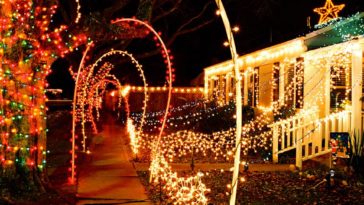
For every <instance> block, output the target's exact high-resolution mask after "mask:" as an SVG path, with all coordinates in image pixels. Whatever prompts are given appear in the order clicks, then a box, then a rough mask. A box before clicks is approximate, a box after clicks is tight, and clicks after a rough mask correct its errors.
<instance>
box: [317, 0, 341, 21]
mask: <svg viewBox="0 0 364 205" xmlns="http://www.w3.org/2000/svg"><path fill="white" fill-rule="evenodd" d="M344 7H345V4H340V5H334V3H332V0H326V3H325V6H323V7H320V8H315V9H314V10H313V11H314V12H316V13H318V14H319V15H320V20H319V23H318V24H323V23H326V22H328V21H330V20H333V19H336V18H338V17H339V15H338V14H339V12H340V11H341V10H342V9H343V8H344Z"/></svg>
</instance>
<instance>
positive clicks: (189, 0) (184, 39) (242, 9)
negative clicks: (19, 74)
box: [48, 0, 364, 97]
mask: <svg viewBox="0 0 364 205" xmlns="http://www.w3.org/2000/svg"><path fill="white" fill-rule="evenodd" d="M110 1H112V0H105V1H92V0H87V1H82V2H81V3H82V7H83V12H95V11H96V12H97V11H100V10H103V9H105V8H107V6H108V4H110ZM210 1H211V4H210V5H209V6H208V8H207V11H206V12H205V13H204V15H203V16H202V17H201V22H203V21H204V20H205V19H211V18H215V19H214V21H213V22H212V23H210V24H208V25H207V26H204V27H203V28H202V29H200V30H198V31H196V32H193V33H189V34H186V35H181V36H179V37H178V38H177V39H176V40H175V41H174V42H173V44H172V45H171V46H170V49H171V51H172V54H173V55H174V65H175V68H176V82H175V85H176V86H188V85H189V83H190V81H191V80H192V79H194V78H195V77H197V76H198V75H199V74H200V73H201V72H202V71H203V68H205V67H207V66H210V65H213V64H216V63H219V62H222V61H225V60H228V59H229V57H230V51H229V49H228V48H226V47H224V46H223V42H224V41H226V34H225V30H224V27H223V24H222V21H221V19H220V18H218V17H217V16H216V15H215V11H216V6H215V3H214V1H212V0H210ZM101 2H102V3H101ZM135 2H137V1H134V3H135ZM184 2H186V3H184V4H183V6H182V7H181V8H179V10H178V12H176V13H175V14H174V15H170V16H169V17H168V18H166V19H164V20H163V21H162V22H161V21H159V22H156V23H155V24H153V25H154V27H155V28H156V30H158V31H161V32H162V37H163V38H166V39H168V37H170V36H169V35H172V32H171V31H173V29H174V27H176V24H177V22H178V23H179V22H180V21H181V18H182V17H186V16H187V17H188V12H190V11H191V12H192V10H194V11H199V10H201V9H202V8H203V6H204V4H205V3H206V1H202V0H185V1H184ZM333 2H334V4H342V3H344V4H346V7H345V8H344V10H343V11H342V12H340V13H339V15H340V16H341V17H348V16H351V15H353V14H355V13H357V12H360V11H364V1H363V0H333ZM61 3H62V1H61ZM224 4H225V7H226V10H227V12H228V15H229V18H230V22H231V24H232V25H233V26H234V25H238V26H239V27H240V31H239V33H237V34H236V35H235V41H236V45H237V50H238V53H239V55H243V54H245V53H249V52H252V51H255V50H258V49H261V48H265V47H267V46H270V45H274V44H277V43H281V42H284V41H287V40H290V39H293V38H296V37H299V36H302V35H305V34H307V33H309V32H310V31H312V30H313V29H311V30H310V29H309V28H308V26H307V18H308V17H310V19H311V26H312V27H313V26H314V25H315V24H316V23H317V22H318V19H319V15H318V14H316V13H314V12H313V9H314V8H316V7H321V6H323V5H324V4H325V0H226V1H224ZM133 14H135V5H133V3H131V4H130V5H128V6H127V7H125V8H124V9H122V10H120V11H119V12H118V13H117V16H115V17H130V16H132V15H133ZM147 41H148V39H146V40H141V39H138V40H136V42H135V43H131V45H130V46H128V47H127V49H126V50H128V51H130V52H132V53H133V52H143V49H144V47H145V45H148V44H149V43H150V42H149V43H148V42H147ZM146 47H150V46H146ZM145 49H146V48H145ZM145 49H144V50H145ZM75 56H76V57H75V59H77V58H79V57H77V55H75ZM140 62H141V63H142V64H143V66H144V69H145V72H146V75H147V78H148V79H149V80H150V84H151V85H163V83H164V82H163V80H164V75H165V74H164V71H165V70H164V69H165V68H164V65H163V63H162V62H161V58H160V56H155V57H151V58H148V59H141V60H140ZM68 66H69V64H68V63H67V62H66V61H64V60H59V61H56V62H55V64H54V66H53V69H54V72H53V74H51V76H49V78H48V80H49V83H50V87H51V88H63V89H64V91H65V94H64V97H69V96H70V94H71V93H72V92H73V91H72V87H73V86H72V84H73V81H72V80H71V78H70V76H69V74H68V71H67V69H68ZM117 66H121V67H127V66H123V65H117ZM129 70H130V72H129ZM129 70H128V69H126V70H124V71H123V72H118V77H119V78H120V79H121V82H122V83H130V84H132V83H133V82H130V81H133V80H129V81H128V79H133V78H132V77H130V76H131V75H134V74H135V75H137V73H136V72H135V71H132V70H131V69H129ZM121 73H122V74H121ZM61 76H62V77H61ZM161 82H162V83H161ZM134 83H135V82H134ZM135 84H139V83H138V82H136V83H135Z"/></svg>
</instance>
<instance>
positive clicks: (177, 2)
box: [152, 0, 182, 23]
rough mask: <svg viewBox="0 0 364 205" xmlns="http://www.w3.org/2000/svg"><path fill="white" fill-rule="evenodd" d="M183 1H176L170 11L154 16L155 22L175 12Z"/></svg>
mask: <svg viewBox="0 0 364 205" xmlns="http://www.w3.org/2000/svg"><path fill="white" fill-rule="evenodd" d="M181 3H182V0H178V1H176V3H175V4H174V5H173V7H172V8H171V9H169V10H168V11H164V12H163V13H162V14H160V15H158V16H156V17H154V18H153V21H152V22H153V23H154V22H156V21H158V20H160V19H162V18H164V17H166V16H168V15H170V14H172V13H173V12H175V11H176V10H177V9H178V6H179V5H180V4H181Z"/></svg>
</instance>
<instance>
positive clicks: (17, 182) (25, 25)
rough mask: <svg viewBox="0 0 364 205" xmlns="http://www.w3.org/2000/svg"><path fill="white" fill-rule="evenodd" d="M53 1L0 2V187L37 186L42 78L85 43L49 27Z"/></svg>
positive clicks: (42, 135) (42, 144)
mask: <svg viewBox="0 0 364 205" xmlns="http://www.w3.org/2000/svg"><path fill="white" fill-rule="evenodd" d="M56 3H57V1H54V0H46V1H43V0H34V1H32V0H12V1H1V2H0V19H1V26H0V39H1V42H0V58H1V68H0V79H1V82H0V83H1V91H2V92H1V95H0V129H1V131H0V137H1V141H0V169H1V173H0V180H1V181H0V182H2V183H1V185H2V186H5V187H1V189H2V190H6V188H9V187H8V185H10V184H11V185H13V186H11V187H13V188H14V189H13V190H10V191H17V192H19V191H20V192H21V191H27V190H36V191H42V190H43V186H42V184H43V181H44V169H45V165H46V157H45V156H46V153H47V149H46V132H47V128H46V126H45V119H46V107H45V100H46V97H45V89H46V87H47V82H46V80H45V78H46V76H47V75H48V74H49V72H50V66H51V64H52V63H53V61H54V60H56V59H57V58H58V57H63V56H65V55H66V54H67V53H69V52H71V51H72V50H73V49H74V48H75V47H77V46H79V45H81V44H84V43H85V42H86V40H87V39H86V36H85V35H83V34H79V35H73V34H72V33H69V32H67V27H66V26H64V25H62V26H59V27H57V28H53V29H51V28H49V25H50V23H51V19H52V16H53V15H54V13H55V12H56V9H57V4H56Z"/></svg>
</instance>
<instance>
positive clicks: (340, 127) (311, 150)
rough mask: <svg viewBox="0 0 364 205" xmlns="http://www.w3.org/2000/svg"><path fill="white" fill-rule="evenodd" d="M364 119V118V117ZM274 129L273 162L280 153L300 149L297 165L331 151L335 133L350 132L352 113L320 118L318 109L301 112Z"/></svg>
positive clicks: (299, 166)
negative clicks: (330, 144) (331, 134)
mask: <svg viewBox="0 0 364 205" xmlns="http://www.w3.org/2000/svg"><path fill="white" fill-rule="evenodd" d="M362 120H363V117H362ZM270 127H271V128H272V132H273V162H274V163H277V162H278V155H279V154H281V153H284V152H287V151H290V150H293V149H296V166H297V167H298V168H302V162H303V161H305V160H308V159H312V158H314V157H317V156H320V155H324V154H327V153H329V152H330V151H331V149H329V141H330V133H331V132H350V130H351V112H349V111H342V112H339V113H334V114H331V115H329V116H327V117H325V118H322V119H319V118H318V113H317V111H313V112H309V113H304V114H299V115H297V116H294V117H292V118H290V119H287V120H283V121H279V122H276V123H274V124H272V125H271V126H270Z"/></svg>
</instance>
